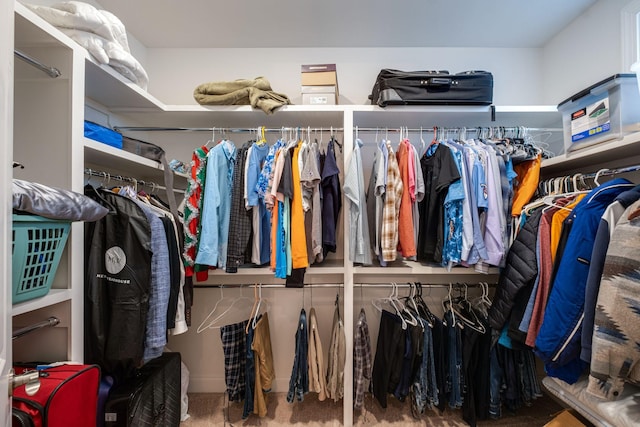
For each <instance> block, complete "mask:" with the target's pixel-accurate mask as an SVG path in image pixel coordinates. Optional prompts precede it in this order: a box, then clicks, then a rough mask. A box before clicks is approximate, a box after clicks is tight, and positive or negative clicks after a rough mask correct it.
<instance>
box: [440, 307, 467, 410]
mask: <svg viewBox="0 0 640 427" xmlns="http://www.w3.org/2000/svg"><path fill="white" fill-rule="evenodd" d="M444 320H445V322H446V324H447V327H446V328H447V350H448V354H447V381H446V385H445V387H446V391H448V393H449V407H450V408H454V409H455V408H460V407H461V406H462V389H463V387H464V378H463V375H462V334H461V331H460V327H458V326H457V325H456V324H455V322H454V321H453V315H452V313H451V311H450V310H449V311H447V312H446V313H445V315H444Z"/></svg>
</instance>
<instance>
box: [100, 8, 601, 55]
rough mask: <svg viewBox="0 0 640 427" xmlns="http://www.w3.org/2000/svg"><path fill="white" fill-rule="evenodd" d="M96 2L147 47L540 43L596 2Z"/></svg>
mask: <svg viewBox="0 0 640 427" xmlns="http://www.w3.org/2000/svg"><path fill="white" fill-rule="evenodd" d="M98 2H99V3H100V4H101V5H102V6H103V8H104V9H106V10H109V11H110V12H112V13H114V14H115V15H116V16H118V17H119V18H120V19H121V20H122V22H123V23H124V24H125V26H126V28H127V30H128V31H129V32H130V33H131V34H133V35H134V36H135V37H136V38H137V39H138V40H139V41H140V42H141V43H142V44H143V45H145V46H146V47H148V48H224V47H228V48H245V47H249V48H259V47H500V48H505V47H507V48H509V47H513V48H528V47H533V48H535V47H541V46H544V45H545V43H547V42H548V41H549V40H550V39H551V38H552V37H553V36H554V35H555V34H556V33H558V32H559V31H560V30H561V29H562V28H563V27H565V26H566V25H567V24H569V23H570V22H571V21H573V20H574V19H575V18H576V17H577V16H579V15H580V14H582V13H583V12H584V11H585V10H586V9H587V8H588V7H589V6H591V5H592V4H594V3H595V2H596V0H297V1H296V0H262V1H260V0H226V1H225V0H187V1H180V0H136V1H131V0H98Z"/></svg>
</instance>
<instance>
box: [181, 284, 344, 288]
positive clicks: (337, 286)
mask: <svg viewBox="0 0 640 427" xmlns="http://www.w3.org/2000/svg"><path fill="white" fill-rule="evenodd" d="M256 285H259V284H257V283H225V284H217V285H216V284H204V285H198V284H195V285H193V287H194V289H198V288H201V289H220V288H228V289H232V288H252V287H254V286H256ZM259 286H260V287H262V288H263V289H304V288H342V287H343V286H344V284H343V283H309V284H305V285H304V287H302V288H294V287H290V288H287V287H286V286H285V284H284V283H267V284H264V285H259Z"/></svg>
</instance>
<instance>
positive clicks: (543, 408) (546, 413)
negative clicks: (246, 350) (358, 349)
mask: <svg viewBox="0 0 640 427" xmlns="http://www.w3.org/2000/svg"><path fill="white" fill-rule="evenodd" d="M316 396H317V395H316V394H313V393H309V394H308V395H306V396H305V399H304V401H303V402H295V403H288V402H287V400H286V394H284V393H274V394H270V395H269V398H268V403H267V410H268V413H267V416H266V417H264V418H258V417H257V416H255V415H251V416H250V417H249V418H248V419H246V420H243V419H242V402H233V403H231V404H230V405H229V417H228V420H229V421H228V422H227V423H225V416H224V404H225V402H224V398H223V395H222V394H220V393H206V394H204V393H203V394H199V393H194V394H189V415H190V418H189V419H188V420H187V421H184V422H182V423H181V424H180V427H205V426H206V427H209V426H225V425H226V426H229V427H232V426H235V427H238V426H286V425H289V426H318V427H329V426H341V425H342V401H339V402H333V401H327V400H325V401H324V402H319V401H318V399H317V397H316ZM365 407H366V411H355V412H354V425H376V426H418V425H423V426H424V425H426V426H443V427H447V426H449V427H453V426H456V427H457V426H467V425H468V424H467V423H465V422H464V421H463V420H462V412H461V411H460V410H450V409H447V410H446V411H445V414H444V415H443V416H440V415H438V414H436V413H435V412H433V411H429V412H427V413H426V414H425V415H424V416H423V418H422V419H421V420H416V419H414V418H413V417H412V416H411V409H410V407H409V404H408V402H407V403H402V402H399V401H398V400H396V399H393V398H390V399H389V404H388V407H387V408H386V409H382V408H381V407H380V405H379V404H378V403H377V402H375V401H373V399H372V398H371V396H370V395H367V397H366V401H365ZM561 410H562V408H561V407H560V406H559V405H558V404H557V403H556V402H555V401H553V400H552V399H551V398H550V397H548V396H546V395H545V396H544V397H542V398H540V399H538V400H536V401H535V402H534V404H533V405H532V406H531V407H524V408H521V409H520V410H519V411H518V413H516V414H504V416H503V417H502V418H501V419H499V420H488V421H481V422H478V425H480V426H500V427H516V426H518V427H525V426H526V427H541V426H544V425H545V424H546V423H547V422H548V421H549V420H551V419H552V418H553V417H554V415H555V414H557V413H558V412H559V411H561Z"/></svg>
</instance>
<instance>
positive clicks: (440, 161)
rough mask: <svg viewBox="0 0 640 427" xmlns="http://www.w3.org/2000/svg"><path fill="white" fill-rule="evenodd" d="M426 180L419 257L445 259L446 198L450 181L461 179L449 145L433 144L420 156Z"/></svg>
mask: <svg viewBox="0 0 640 427" xmlns="http://www.w3.org/2000/svg"><path fill="white" fill-rule="evenodd" d="M420 164H421V167H422V174H423V175H424V181H425V198H424V199H423V201H422V204H421V205H420V206H421V209H420V222H421V224H420V240H418V259H423V260H428V261H436V262H438V263H440V262H441V261H442V248H443V246H444V199H445V198H446V196H447V191H448V189H449V185H450V184H451V183H453V182H454V181H456V180H458V179H460V174H459V172H458V167H457V166H456V163H455V160H454V159H453V155H452V154H451V150H450V149H449V147H447V146H446V145H443V144H432V145H431V146H430V147H429V148H428V149H427V152H426V153H425V155H424V156H422V159H421V160H420Z"/></svg>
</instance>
